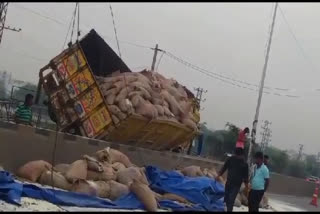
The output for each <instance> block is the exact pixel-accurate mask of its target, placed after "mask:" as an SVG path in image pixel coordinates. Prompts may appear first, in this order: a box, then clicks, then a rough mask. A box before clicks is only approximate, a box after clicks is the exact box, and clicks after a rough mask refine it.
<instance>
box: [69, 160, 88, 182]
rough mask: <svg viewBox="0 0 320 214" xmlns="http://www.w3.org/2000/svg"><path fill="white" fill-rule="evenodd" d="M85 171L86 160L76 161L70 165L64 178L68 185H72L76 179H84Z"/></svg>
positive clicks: (86, 166) (85, 176)
mask: <svg viewBox="0 0 320 214" xmlns="http://www.w3.org/2000/svg"><path fill="white" fill-rule="evenodd" d="M87 169H88V164H87V161H86V160H77V161H75V162H73V163H72V164H71V165H70V168H69V170H68V171H67V172H66V175H65V177H66V179H67V180H68V181H69V182H70V183H73V182H74V181H75V180H77V179H86V178H87Z"/></svg>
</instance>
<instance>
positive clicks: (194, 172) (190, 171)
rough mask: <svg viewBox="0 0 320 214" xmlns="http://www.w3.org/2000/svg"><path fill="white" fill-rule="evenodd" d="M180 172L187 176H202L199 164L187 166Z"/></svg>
mask: <svg viewBox="0 0 320 214" xmlns="http://www.w3.org/2000/svg"><path fill="white" fill-rule="evenodd" d="M181 172H182V174H183V175H185V176H188V177H199V176H204V174H203V172H202V171H201V168H200V167H199V166H194V165H192V166H187V167H185V168H183V169H182V170H181Z"/></svg>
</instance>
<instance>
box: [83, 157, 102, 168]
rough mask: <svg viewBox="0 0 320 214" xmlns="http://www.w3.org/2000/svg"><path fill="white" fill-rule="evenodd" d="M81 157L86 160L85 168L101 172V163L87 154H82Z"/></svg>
mask: <svg viewBox="0 0 320 214" xmlns="http://www.w3.org/2000/svg"><path fill="white" fill-rule="evenodd" d="M83 159H85V160H86V161H87V169H88V170H91V171H95V172H103V171H104V169H103V165H102V163H100V162H99V161H98V160H96V159H95V158H93V157H90V156H88V155H84V156H83Z"/></svg>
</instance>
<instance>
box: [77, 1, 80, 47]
mask: <svg viewBox="0 0 320 214" xmlns="http://www.w3.org/2000/svg"><path fill="white" fill-rule="evenodd" d="M77 6H78V29H77V41H78V40H79V36H80V5H79V2H78V3H77Z"/></svg>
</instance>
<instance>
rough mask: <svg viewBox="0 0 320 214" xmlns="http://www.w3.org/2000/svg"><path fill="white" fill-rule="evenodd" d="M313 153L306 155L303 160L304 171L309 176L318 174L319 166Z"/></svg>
mask: <svg viewBox="0 0 320 214" xmlns="http://www.w3.org/2000/svg"><path fill="white" fill-rule="evenodd" d="M318 165H319V164H318V162H317V158H316V156H315V155H307V156H306V160H305V173H306V174H307V175H308V176H310V175H312V176H319V166H318Z"/></svg>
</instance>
